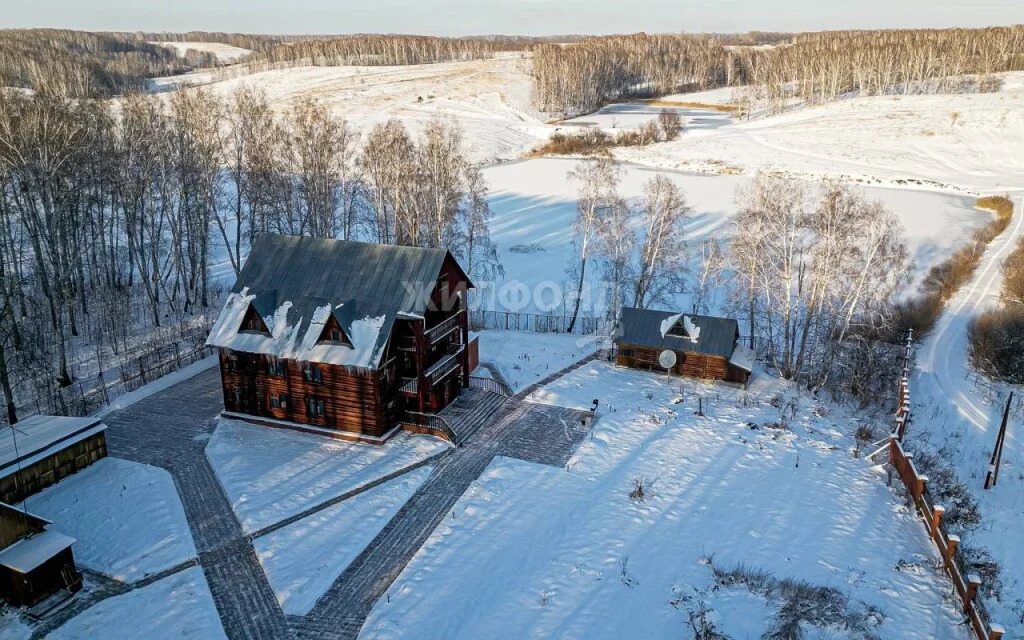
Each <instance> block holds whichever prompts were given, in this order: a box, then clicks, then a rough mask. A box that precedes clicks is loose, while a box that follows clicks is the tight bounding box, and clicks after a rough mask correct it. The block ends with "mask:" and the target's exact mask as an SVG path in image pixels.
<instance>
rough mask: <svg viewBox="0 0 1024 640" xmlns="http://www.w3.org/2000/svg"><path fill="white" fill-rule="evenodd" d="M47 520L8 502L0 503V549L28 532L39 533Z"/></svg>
mask: <svg viewBox="0 0 1024 640" xmlns="http://www.w3.org/2000/svg"><path fill="white" fill-rule="evenodd" d="M47 524H48V523H47V521H46V520H43V519H42V518H40V517H39V516H34V515H32V514H31V513H25V512H24V511H22V510H21V509H18V508H15V507H12V506H11V505H8V504H0V549H6V548H7V547H9V546H11V545H12V544H14V543H15V542H17V541H18V540H21V539H22V538H24V537H26V536H28V534H30V533H39V532H40V531H42V530H43V529H45V528H46V525H47Z"/></svg>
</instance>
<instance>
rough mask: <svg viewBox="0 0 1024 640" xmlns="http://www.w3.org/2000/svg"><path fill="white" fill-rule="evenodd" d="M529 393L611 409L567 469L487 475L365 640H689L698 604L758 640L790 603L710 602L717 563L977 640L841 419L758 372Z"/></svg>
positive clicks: (579, 375) (878, 629) (893, 629)
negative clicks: (739, 383)
mask: <svg viewBox="0 0 1024 640" xmlns="http://www.w3.org/2000/svg"><path fill="white" fill-rule="evenodd" d="M535 396H536V398H537V399H539V400H542V401H544V402H548V403H558V404H561V405H565V406H573V407H586V406H589V404H590V401H591V400H592V399H593V398H595V397H598V398H601V400H602V407H604V410H603V412H602V413H601V415H600V417H599V419H598V421H597V423H596V424H595V427H594V432H593V434H592V435H590V436H588V438H587V439H586V440H585V441H584V443H583V444H582V445H581V446H580V448H579V450H578V451H577V453H576V454H575V455H574V456H573V457H572V459H571V460H570V462H569V463H568V465H567V466H566V468H565V469H561V468H553V467H547V466H542V465H537V464H533V463H528V462H522V461H518V460H512V459H504V458H497V459H495V461H494V462H493V463H492V464H491V465H490V467H489V468H488V469H487V470H486V471H485V472H484V474H483V475H482V477H481V478H480V479H479V480H477V481H476V482H475V483H474V484H473V486H472V487H471V488H470V489H469V490H468V491H467V492H466V493H465V494H464V495H463V497H462V498H461V499H460V501H459V502H458V503H457V504H456V506H455V507H454V509H453V511H452V517H450V518H445V520H444V521H443V523H442V524H441V525H440V526H439V527H438V528H437V529H436V530H435V531H434V533H433V534H432V536H431V537H430V539H429V540H428V541H427V543H426V544H425V545H424V547H423V548H422V549H421V550H420V552H419V553H418V554H417V555H416V557H415V558H414V559H413V560H412V562H411V563H410V564H409V565H408V566H407V567H406V569H405V571H404V572H403V573H402V574H401V575H400V576H399V578H398V579H397V580H396V581H395V583H394V584H393V585H392V586H391V588H390V589H389V591H388V594H387V597H386V598H381V600H379V601H378V603H377V605H376V607H375V608H374V610H373V612H372V613H371V615H370V618H369V620H368V621H367V624H366V626H365V627H364V628H363V632H362V637H364V638H375V639H395V638H485V637H563V638H588V639H593V638H623V637H630V638H669V637H689V636H687V635H686V634H687V633H691V634H692V632H691V631H689V627H688V626H687V621H688V619H689V612H691V611H696V610H697V609H698V608H699V606H700V603H701V602H702V601H703V602H704V604H705V605H706V607H707V608H708V609H709V610H710V614H709V618H710V620H712V621H713V622H714V623H715V624H716V625H717V627H718V629H719V630H720V631H722V632H725V633H728V634H729V635H730V637H733V638H750V637H760V635H761V634H762V633H763V632H765V631H766V630H767V628H768V627H769V626H770V624H771V623H772V618H773V617H774V616H775V615H776V614H777V613H778V612H779V610H780V607H781V604H782V603H781V602H780V600H779V599H778V598H767V599H766V598H764V597H762V596H760V595H756V594H753V593H751V592H749V591H748V590H747V589H746V588H744V587H742V586H721V587H717V588H716V586H715V580H714V576H713V574H712V569H711V566H709V565H708V559H710V560H711V562H713V564H714V566H715V567H719V568H723V569H732V568H733V567H736V566H738V565H744V566H746V567H747V568H749V569H751V570H755V571H756V570H763V571H766V572H768V573H769V574H770V575H771V576H773V577H774V578H775V579H779V580H782V579H787V578H788V579H794V580H805V581H807V582H809V583H811V584H813V585H815V586H821V587H831V588H834V589H836V590H838V591H839V592H841V594H843V595H844V596H848V597H849V600H848V602H847V603H846V605H845V606H846V609H847V612H848V613H850V614H851V615H853V616H854V617H856V618H859V619H861V620H862V621H863V623H864V624H865V625H866V627H867V628H868V629H870V630H871V631H873V632H874V633H876V634H877V637H884V638H901V639H904V640H926V639H927V640H937V639H954V638H956V639H962V638H966V632H965V630H964V628H963V627H962V626H957V624H956V623H957V621H958V617H957V614H956V611H955V610H954V609H953V608H952V606H951V605H950V603H949V602H947V601H946V599H945V594H946V592H947V591H948V589H949V586H948V583H947V582H945V580H944V579H943V577H942V575H941V572H940V570H939V569H938V568H937V567H936V565H935V562H936V558H937V556H936V553H935V552H934V550H933V549H932V547H931V545H930V542H929V541H928V539H927V537H926V536H925V534H924V530H923V528H922V525H921V524H920V523H919V522H918V521H917V519H916V517H915V515H914V513H913V512H912V511H910V510H908V508H907V506H906V503H905V501H904V498H903V496H902V494H900V492H899V491H897V490H893V489H890V488H888V487H887V486H886V475H885V472H884V471H883V470H882V469H881V467H875V466H872V464H871V463H869V462H867V461H865V460H864V459H862V458H854V457H853V456H852V455H851V450H852V449H853V448H854V441H853V439H852V437H851V435H850V434H851V432H852V431H853V430H854V429H855V426H856V423H855V421H854V419H853V417H852V416H851V415H850V413H849V412H848V411H846V410H845V409H843V408H841V407H836V406H832V405H830V404H829V403H827V402H824V401H818V400H814V399H812V398H810V397H808V396H806V395H798V394H794V393H787V392H785V390H784V388H783V385H782V384H781V383H779V382H778V381H777V380H775V379H773V378H770V377H769V376H767V375H761V376H759V377H758V378H757V379H756V380H755V381H754V382H753V384H752V387H751V388H750V390H749V391H741V390H736V389H732V388H728V387H720V386H712V385H705V384H702V383H699V382H691V381H680V380H678V379H673V380H672V381H671V382H666V380H665V379H664V378H663V377H660V376H656V375H653V374H648V373H644V372H638V371H633V370H626V369H617V368H614V367H613V366H611V365H609V364H607V363H599V362H598V363H591V364H588V365H586V366H584V367H582V368H581V369H579V370H577V371H575V372H573V373H571V374H569V375H568V376H566V377H564V378H562V379H560V380H558V381H557V382H555V383H554V384H552V385H550V386H548V387H546V388H545V389H543V390H541V391H538V392H537V393H536V394H535ZM700 397H703V398H704V400H705V401H706V404H705V405H704V410H705V413H706V414H707V417H704V418H701V417H698V416H695V415H694V411H695V410H696V409H697V402H698V398H700ZM774 404H778V405H779V407H778V408H776V407H775V406H774ZM782 415H785V416H786V418H783V417H782ZM783 421H784V422H787V423H788V428H787V429H777V428H771V427H770V426H768V425H770V424H772V423H779V422H783ZM752 425H756V428H755V427H754V426H752ZM637 478H643V479H644V499H643V500H642V501H641V500H635V499H631V498H630V496H629V494H630V492H631V490H632V489H633V488H634V484H633V483H634V480H635V479H637ZM453 603H465V606H453ZM804 604H806V603H804ZM874 611H877V613H874V614H871V613H869V612H874ZM804 629H805V631H806V632H807V633H809V635H808V637H828V638H848V637H849V638H854V637H865V636H857V635H855V634H852V633H849V632H847V633H844V632H843V631H841V630H840V629H837V628H821V627H819V628H815V627H813V626H805V627H804Z"/></svg>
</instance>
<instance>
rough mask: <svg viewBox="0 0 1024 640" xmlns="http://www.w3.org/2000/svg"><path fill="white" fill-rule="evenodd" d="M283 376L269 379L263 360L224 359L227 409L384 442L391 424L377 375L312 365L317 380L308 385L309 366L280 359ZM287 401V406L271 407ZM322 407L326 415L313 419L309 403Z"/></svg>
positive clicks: (232, 355) (226, 355) (225, 353)
mask: <svg viewBox="0 0 1024 640" xmlns="http://www.w3.org/2000/svg"><path fill="white" fill-rule="evenodd" d="M279 363H280V366H281V373H282V375H272V374H271V373H270V359H269V358H268V357H267V356H264V355H258V354H250V353H241V352H231V351H229V350H227V349H222V350H221V354H220V367H221V380H222V381H223V390H224V408H225V409H227V410H228V411H232V412H235V413H244V414H249V415H253V416H258V417H264V418H273V419H275V420H287V421H290V422H297V423H300V424H308V425H313V426H317V427H325V428H328V429H340V430H343V431H349V432H353V433H363V434H367V435H372V436H376V437H379V436H382V435H384V433H386V432H387V431H388V430H389V429H390V427H391V426H393V422H389V421H386V420H385V419H384V415H383V411H384V410H386V409H387V407H386V406H385V407H382V405H381V402H380V397H379V393H378V391H379V385H380V380H379V379H378V378H379V376H378V372H377V371H374V370H366V369H357V368H353V367H343V366H338V365H326V364H313V365H312V366H314V367H316V368H317V369H319V371H320V379H319V380H309V379H307V377H306V374H305V366H307V365H306V363H302V362H297V361H295V360H285V359H279ZM275 396H276V398H277V404H281V403H280V400H281V398H282V397H283V398H284V406H283V407H281V406H277V407H275V406H272V405H273V404H274V398H275ZM310 399H312V400H313V401H314V402H317V403H321V402H322V403H323V409H324V412H323V415H322V416H320V415H312V414H311V413H310V411H309V407H308V405H307V401H308V400H310Z"/></svg>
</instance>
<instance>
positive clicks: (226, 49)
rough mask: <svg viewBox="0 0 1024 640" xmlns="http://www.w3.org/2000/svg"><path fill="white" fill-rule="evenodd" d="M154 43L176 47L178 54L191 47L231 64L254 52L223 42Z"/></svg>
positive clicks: (218, 60)
mask: <svg viewBox="0 0 1024 640" xmlns="http://www.w3.org/2000/svg"><path fill="white" fill-rule="evenodd" d="M153 44H158V45H160V46H161V47H167V48H169V49H174V50H175V51H177V52H178V55H184V53H185V52H186V51H188V50H189V49H192V50H193V51H201V52H205V53H212V54H213V55H215V56H217V62H220V63H221V64H231V63H232V62H235V61H236V60H238V59H239V58H244V57H245V56H247V55H249V54H250V53H252V51H251V50H249V49H243V48H241V47H233V46H231V45H230V44H224V43H223V42H154V43H153Z"/></svg>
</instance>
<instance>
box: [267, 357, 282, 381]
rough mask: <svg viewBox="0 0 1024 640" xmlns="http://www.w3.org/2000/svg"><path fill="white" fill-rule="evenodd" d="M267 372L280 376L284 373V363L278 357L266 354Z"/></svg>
mask: <svg viewBox="0 0 1024 640" xmlns="http://www.w3.org/2000/svg"><path fill="white" fill-rule="evenodd" d="M267 373H268V374H270V375H272V376H276V377H279V378H280V377H281V376H283V375H284V363H283V362H281V360H280V359H279V358H275V357H274V356H267Z"/></svg>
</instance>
